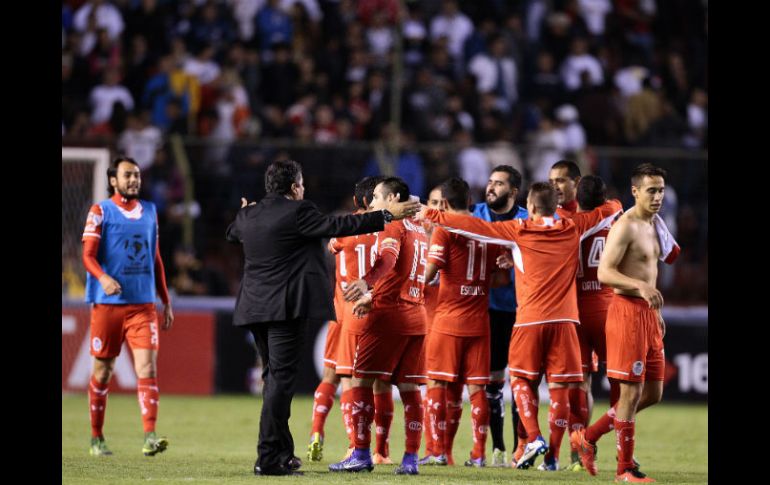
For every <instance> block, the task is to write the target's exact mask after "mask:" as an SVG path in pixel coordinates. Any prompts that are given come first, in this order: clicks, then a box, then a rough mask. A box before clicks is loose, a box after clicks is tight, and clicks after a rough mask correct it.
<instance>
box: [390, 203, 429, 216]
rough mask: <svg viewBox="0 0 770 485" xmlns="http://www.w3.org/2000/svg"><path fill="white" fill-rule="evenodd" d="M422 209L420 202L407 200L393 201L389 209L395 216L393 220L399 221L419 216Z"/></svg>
mask: <svg viewBox="0 0 770 485" xmlns="http://www.w3.org/2000/svg"><path fill="white" fill-rule="evenodd" d="M420 207H421V204H420V201H419V200H407V201H405V202H396V201H395V200H393V201H391V202H390V204H388V207H387V209H388V211H390V213H391V214H393V219H394V220H398V219H403V218H405V217H410V216H413V215H415V214H417V213H418V212H419V211H420Z"/></svg>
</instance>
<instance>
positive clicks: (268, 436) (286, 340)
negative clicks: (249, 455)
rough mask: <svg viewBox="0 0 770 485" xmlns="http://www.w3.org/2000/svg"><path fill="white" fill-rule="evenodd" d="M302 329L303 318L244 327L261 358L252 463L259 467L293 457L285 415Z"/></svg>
mask: <svg viewBox="0 0 770 485" xmlns="http://www.w3.org/2000/svg"><path fill="white" fill-rule="evenodd" d="M306 328H307V320H306V319H298V320H284V321H276V322H260V323H252V324H250V325H247V326H246V329H248V330H249V331H250V332H251V333H252V335H254V341H255V342H256V343H257V349H258V350H259V354H260V356H261V357H262V369H263V370H262V380H263V381H264V387H263V390H262V414H261V416H260V418H259V443H258V444H257V463H256V464H257V466H259V467H260V468H262V469H263V470H269V469H273V468H278V467H281V466H284V465H285V464H286V463H287V462H288V461H289V460H290V459H291V458H292V457H293V456H294V439H293V438H292V436H291V431H289V418H290V417H291V401H292V398H293V397H294V391H295V388H296V381H297V371H298V369H299V363H300V360H301V357H302V348H303V344H304V340H305V332H306Z"/></svg>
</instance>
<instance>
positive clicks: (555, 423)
mask: <svg viewBox="0 0 770 485" xmlns="http://www.w3.org/2000/svg"><path fill="white" fill-rule="evenodd" d="M548 392H549V394H550V395H551V405H550V406H549V408H548V428H549V431H550V434H549V436H548V452H547V453H546V457H547V458H552V457H553V458H556V459H557V460H558V459H559V449H560V448H561V440H562V438H563V437H564V432H565V431H567V423H568V420H569V408H570V406H569V389H568V388H566V387H562V388H556V389H549V390H548Z"/></svg>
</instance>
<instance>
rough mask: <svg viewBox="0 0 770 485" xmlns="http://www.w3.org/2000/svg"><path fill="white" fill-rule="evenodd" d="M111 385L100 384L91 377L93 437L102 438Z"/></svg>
mask: <svg viewBox="0 0 770 485" xmlns="http://www.w3.org/2000/svg"><path fill="white" fill-rule="evenodd" d="M109 387H110V383H109V382H108V383H106V384H100V383H99V382H97V381H96V379H94V377H93V376H91V384H90V385H89V386H88V407H89V409H90V412H91V437H92V438H101V437H102V426H104V410H105V409H107V393H108V392H109Z"/></svg>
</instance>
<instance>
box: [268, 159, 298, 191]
mask: <svg viewBox="0 0 770 485" xmlns="http://www.w3.org/2000/svg"><path fill="white" fill-rule="evenodd" d="M301 176H302V166H300V164H299V163H297V162H295V161H294V160H276V161H275V162H273V163H271V164H270V166H269V167H267V171H266V172H265V191H266V192H267V193H268V194H279V195H286V194H288V193H289V192H291V184H294V183H297V182H299V178H300V177H301Z"/></svg>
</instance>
